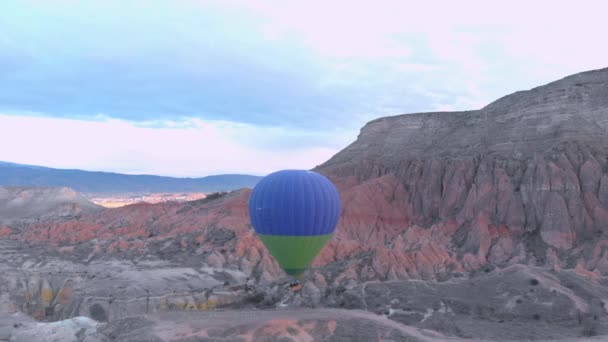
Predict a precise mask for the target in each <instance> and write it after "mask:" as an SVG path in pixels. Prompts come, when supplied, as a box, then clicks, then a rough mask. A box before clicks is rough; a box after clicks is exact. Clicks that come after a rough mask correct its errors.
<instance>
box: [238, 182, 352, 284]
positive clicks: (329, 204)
mask: <svg viewBox="0 0 608 342" xmlns="http://www.w3.org/2000/svg"><path fill="white" fill-rule="evenodd" d="M340 210H341V204H340V195H339V194H338V190H337V189H336V187H335V186H334V185H333V183H332V182H331V181H330V180H329V179H327V177H325V176H323V175H321V174H319V173H316V172H313V171H305V170H283V171H278V172H275V173H272V174H270V175H268V176H266V177H264V178H263V179H262V180H261V181H260V182H258V184H257V185H256V186H255V188H254V189H253V192H252V193H251V197H250V198H249V216H250V218H251V224H252V225H253V228H254V229H255V231H256V233H257V234H258V236H259V237H260V239H261V240H262V241H263V242H264V244H265V245H266V247H267V248H268V250H269V251H270V253H271V254H272V255H273V256H274V258H275V259H276V260H277V261H278V263H279V265H281V267H282V268H283V269H284V270H285V271H286V272H287V273H288V274H290V275H294V276H296V277H299V276H301V275H302V273H303V272H304V271H305V270H306V269H307V268H308V267H309V266H310V264H311V263H312V261H313V260H314V258H315V257H316V256H317V254H318V253H319V251H320V250H321V249H322V248H323V246H325V244H326V243H327V241H329V240H330V239H331V236H332V234H333V232H334V230H335V229H336V225H337V224H338V220H339V218H340Z"/></svg>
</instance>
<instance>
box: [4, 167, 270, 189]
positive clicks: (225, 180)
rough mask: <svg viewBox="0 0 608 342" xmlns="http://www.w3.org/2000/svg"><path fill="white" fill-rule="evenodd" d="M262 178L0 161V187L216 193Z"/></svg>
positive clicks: (251, 184)
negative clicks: (127, 171) (186, 175)
mask: <svg viewBox="0 0 608 342" xmlns="http://www.w3.org/2000/svg"><path fill="white" fill-rule="evenodd" d="M260 179H261V177H258V176H251V175H216V176H207V177H202V178H174V177H161V176H151V175H125V174H120V173H111V172H92V171H82V170H64V169H53V168H47V167H40V166H31V165H21V164H14V163H7V162H0V186H2V185H5V186H53V187H70V188H72V189H74V190H76V191H79V192H83V193H129V192H138V193H143V192H215V191H230V190H235V189H239V188H245V187H253V186H254V185H255V184H256V183H257V182H258V180H260Z"/></svg>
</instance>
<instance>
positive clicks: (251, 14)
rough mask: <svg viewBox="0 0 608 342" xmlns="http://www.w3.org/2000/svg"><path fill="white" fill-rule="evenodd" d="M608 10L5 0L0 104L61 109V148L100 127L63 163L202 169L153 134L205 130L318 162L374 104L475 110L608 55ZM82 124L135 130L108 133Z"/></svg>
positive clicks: (281, 158)
mask: <svg viewBox="0 0 608 342" xmlns="http://www.w3.org/2000/svg"><path fill="white" fill-rule="evenodd" d="M607 12H608V3H606V2H604V1H591V0H589V1H585V2H584V3H568V2H562V3H558V2H555V1H545V0H542V1H541V0H539V1H534V2H533V3H531V2H529V1H523V0H514V1H510V2H505V3H503V4H497V3H494V2H492V3H490V2H487V1H473V0H463V1H458V2H446V1H437V0H435V1H432V0H430V1H425V2H412V1H400V0H399V1H397V0H395V1H389V0H384V1H378V2H374V3H372V2H353V1H345V0H336V1H329V2H328V1H315V0H311V1H306V2H286V1H256V0H247V1H237V0H205V1H198V0H184V1H168V0H167V1H163V0H150V1H143V0H135V1H129V2H124V1H119V0H105V1H100V0H99V1H95V0H91V1H70V0H48V1H29V0H23V1H10V0H9V1H2V2H0V111H2V112H4V113H10V115H11V116H13V119H15V117H20V120H22V122H26V121H28V120H34V119H33V118H32V117H36V119H35V120H36V121H32V122H31V124H32V125H34V124H35V123H42V122H43V121H41V120H43V119H42V118H41V117H40V116H46V117H50V118H53V117H54V118H58V119H57V120H63V121H61V122H65V124H66V125H68V126H69V127H71V128H72V129H71V130H69V131H66V130H62V129H61V128H60V127H56V128H54V129H55V131H57V132H64V133H65V132H69V133H70V134H69V135H68V137H65V138H64V137H60V139H59V140H60V141H59V142H57V143H53V144H55V145H56V147H57V148H59V147H62V149H66V150H69V149H67V146H69V143H68V140H69V139H68V138H69V137H70V136H73V135H75V134H76V135H78V134H79V133H77V132H76V131H77V129H84V130H86V132H92V133H90V134H88V133H87V134H85V135H83V136H80V138H81V139H84V140H83V141H85V140H86V139H85V138H86V137H89V136H96V137H97V138H96V139H97V140H98V141H104V142H105V143H106V144H109V145H111V146H112V149H108V148H102V147H100V146H99V145H96V144H92V143H87V144H88V145H86V146H88V148H89V149H90V150H91V151H92V152H96V153H97V152H99V153H100V154H101V155H100V157H99V160H98V162H96V159H95V158H93V157H92V156H90V157H82V160H86V161H87V163H92V164H90V165H89V164H87V163H85V162H80V161H78V162H76V161H70V159H69V158H68V154H66V153H64V152H62V153H63V154H61V155H62V156H63V157H61V158H63V159H58V160H60V161H61V162H60V163H59V164H57V165H56V166H60V165H64V166H70V165H72V166H75V165H76V164H78V165H82V167H89V168H102V169H108V168H109V167H118V168H120V170H122V171H128V172H140V171H142V170H143V171H142V172H153V170H156V169H158V170H159V172H169V173H173V174H190V173H189V172H188V171H186V167H187V166H191V167H196V169H195V170H193V172H194V173H196V174H198V173H201V172H202V173H204V174H207V173H209V172H212V171H213V170H215V169H214V168H211V167H210V166H208V165H207V166H205V167H203V166H200V165H202V164H204V163H202V162H201V161H200V160H199V159H196V160H197V163H196V164H194V163H191V164H189V163H188V160H190V159H188V158H191V157H188V155H186V154H184V155H183V156H182V157H179V158H182V159H179V158H178V156H175V157H173V156H172V157H171V158H178V159H176V160H173V159H163V158H161V157H162V156H164V155H165V154H168V155H170V154H171V153H170V152H169V150H168V149H165V147H163V146H161V145H160V144H159V143H158V141H167V140H169V141H177V142H179V144H178V143H175V144H173V145H171V146H172V147H174V148H178V147H179V146H185V145H187V144H188V143H190V144H196V146H201V148H202V149H203V150H204V149H205V148H207V146H208V145H205V144H209V142H210V141H212V140H211V139H203V140H200V139H201V138H200V137H201V136H202V134H203V132H206V133H205V134H211V136H213V138H214V139H216V141H217V142H218V144H220V145H218V146H224V148H225V149H226V151H231V153H232V154H236V155H242V156H243V157H242V158H248V157H247V156H249V155H255V156H257V157H256V158H253V159H251V160H250V161H251V163H256V162H257V163H258V164H259V163H261V162H260V161H262V160H269V161H271V162H269V163H271V164H268V165H269V166H260V165H257V166H254V165H253V164H251V165H250V164H248V163H243V164H242V165H244V166H243V167H244V168H245V169H244V170H251V172H253V171H256V170H258V169H259V171H260V172H262V171H263V170H266V169H272V168H273V167H275V166H276V167H279V166H280V165H283V164H281V163H282V162H285V163H287V162H289V163H287V164H289V165H292V164H293V165H295V166H297V165H305V164H306V165H308V164H310V165H311V166H302V167H312V166H314V165H312V164H314V163H318V162H322V161H323V159H325V157H324V158H321V160H318V161H317V159H315V158H317V157H315V156H321V155H325V154H324V153H326V152H327V151H334V152H335V151H337V150H338V149H339V147H342V146H345V145H346V144H347V143H348V142H350V140H352V139H354V137H355V135H356V132H357V131H358V130H359V128H360V127H361V126H363V125H364V124H365V123H366V122H367V121H369V120H372V119H375V118H377V117H381V116H385V115H396V114H404V113H413V112H424V111H435V110H467V109H477V108H481V107H483V106H485V105H487V104H488V103H490V102H491V101H493V100H495V99H497V98H499V97H502V96H504V95H506V94H508V93H511V92H514V91H517V90H522V89H527V88H531V87H534V86H538V85H540V84H543V83H546V82H550V81H552V80H555V79H558V78H561V77H564V76H566V75H569V74H572V73H576V72H580V71H584V70H589V69H597V68H602V67H606V66H608V65H606V61H608V45H606V44H602V43H601V42H603V41H604V40H605V37H604V36H605V32H604V31H605V30H604V26H605V25H604V22H605V20H604V17H603V16H604V13H607ZM32 113H34V115H32ZM100 113H103V114H104V115H105V117H104V116H100ZM28 117H29V118H28ZM1 118H2V120H3V124H4V123H5V122H9V117H8V116H2V117H1ZM11 120H12V119H11ZM15 120H19V119H18V118H17V119H15ZM56 122H58V121H52V120H51V121H49V122H48V124H51V123H56ZM44 123H45V124H46V123H47V122H46V121H44ZM89 124H90V125H93V126H88V125H89ZM206 125H211V126H212V127H214V129H213V130H212V131H211V132H208V131H205V130H204V127H207V126H206ZM53 127H55V126H53ZM66 127H67V126H66ZM91 127H97V128H95V129H99V132H113V129H116V130H117V131H120V130H119V129H122V130H123V131H124V132H129V133H130V134H131V135H128V134H127V133H123V135H122V137H123V138H122V139H123V144H117V143H116V142H114V141H109V138H108V137H104V136H103V135H101V134H99V135H96V133H94V132H93V128H91ZM121 127H122V128H121ZM127 127H128V128H127ZM3 132H4V128H3V127H0V134H3ZM14 132H15V131H14V130H13V133H12V134H14ZM177 132H180V133H179V134H182V133H183V134H185V136H184V137H179V136H178V135H179V134H178V133H177ZM192 132H195V133H192ZM213 132H215V133H214V134H212V133H213ZM49 134H50V133H44V134H43V133H42V132H39V135H38V136H40V137H45V139H49V138H50V135H49ZM172 134H173V135H172ZM130 136H133V137H138V138H137V139H138V140H139V141H147V144H150V146H154V148H150V149H149V150H148V149H147V147H146V146H143V145H141V144H140V143H138V142H134V143H133V144H132V145H133V146H136V147H137V149H136V151H138V153H139V154H138V156H137V158H135V159H131V158H130V154H129V153H127V152H124V151H125V149H127V148H134V147H130V146H125V145H130V144H127V142H128V137H130ZM187 137H190V138H188V139H191V140H187ZM194 137H196V138H194ZM13 138H15V139H19V137H16V136H13ZM30 139H32V140H30V141H36V139H37V136H36V135H34V136H32V137H30ZM64 139H68V140H66V141H64ZM197 139H198V140H197ZM19 141H22V140H19ZM60 142H61V143H60ZM31 144H33V142H31ZM38 145H39V146H42V145H45V144H43V143H41V142H40V143H39V144H38ZM55 145H53V146H55ZM16 148H21V147H19V146H17V147H16ZM23 148H24V150H23V153H22V154H19V153H18V152H15V153H13V155H12V156H13V157H15V158H13V159H14V161H19V160H23V159H28V160H30V161H31V163H34V164H43V162H42V161H40V162H38V161H36V160H35V158H34V156H36V157H40V158H43V159H42V160H43V161H48V162H53V161H52V160H51V159H52V158H49V157H48V155H53V153H50V152H52V151H49V150H45V151H46V152H47V154H46V156H45V155H44V154H40V153H38V152H36V148H33V147H32V148H30V147H28V146H25V147H23ZM44 148H45V149H46V147H44ZM49 148H50V147H49ZM121 149H122V150H121ZM156 151H162V153H160V152H158V153H157V152H156ZM245 151H247V152H248V153H249V154H247V153H245ZM286 151H299V152H298V156H306V157H302V158H304V159H302V161H300V159H297V160H296V159H293V158H296V157H295V156H294V155H293V153H292V154H289V153H286ZM300 152H301V153H302V154H299V153H300ZM57 153H59V152H57ZM125 153H126V154H125ZM180 153H182V152H180ZM205 153H206V154H204V155H205V156H206V157H209V158H211V159H212V160H214V161H215V162H214V163H225V165H226V167H223V166H220V165H219V164H217V165H218V166H217V170H221V172H228V171H229V170H233V168H234V167H235V166H236V165H239V164H236V162H234V161H232V160H230V159H226V160H223V159H221V158H220V157H221V156H220V155H217V156H216V155H214V154H213V153H212V152H205ZM123 154H125V156H124V157H121V156H122V155H123ZM146 155H148V157H146ZM178 155H180V154H179V153H178ZM79 158H81V157H79ZM146 158H147V159H146ZM290 158H292V159H290ZM298 158H300V157H298ZM319 158H320V157H319ZM5 159H11V158H5ZM159 160H166V163H164V164H163V166H162V167H161V166H159V165H157V162H158V161H159ZM201 160H202V159H201ZM104 163H107V165H106V164H104ZM121 163H123V164H121ZM272 163H276V164H272ZM307 163H308V164H307ZM47 164H48V163H47ZM49 165H50V164H49ZM175 165H181V166H179V168H178V169H176V167H177V166H175ZM295 166H294V167H295ZM79 167H80V166H79ZM138 170H139V171H138ZM235 172H236V170H235ZM243 172H244V171H243ZM256 172H257V171H256ZM264 172H266V171H264Z"/></svg>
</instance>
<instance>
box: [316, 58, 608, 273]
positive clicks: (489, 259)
mask: <svg viewBox="0 0 608 342" xmlns="http://www.w3.org/2000/svg"><path fill="white" fill-rule="evenodd" d="M318 171H320V172H323V173H325V174H327V175H329V176H330V177H331V178H332V179H333V180H334V181H335V182H336V183H338V184H339V186H340V189H341V193H342V197H343V202H344V203H345V205H344V209H343V210H344V215H343V219H342V224H341V227H340V229H339V233H338V241H340V240H344V241H340V243H344V244H346V243H348V244H355V243H356V242H357V241H362V240H363V238H364V236H365V240H366V243H365V247H363V249H364V250H375V251H376V252H375V253H376V257H377V258H381V259H382V260H387V261H388V260H391V259H392V260H402V262H398V263H394V264H393V265H392V266H383V267H384V272H386V273H385V274H386V276H387V277H403V276H412V275H415V274H414V273H413V272H414V270H415V269H418V270H420V269H421V266H422V265H424V264H426V265H427V266H426V267H422V269H425V274H426V276H437V275H439V274H446V275H447V274H449V273H450V272H451V271H453V270H460V271H462V270H466V271H473V270H477V269H480V268H481V267H482V266H483V265H485V264H486V263H491V264H496V265H503V266H504V265H507V264H513V263H532V264H539V265H549V266H555V267H575V266H577V265H578V266H580V267H583V268H586V269H588V270H592V271H597V272H600V273H602V274H606V273H608V251H606V250H605V248H604V246H605V245H606V243H607V241H606V239H607V238H608V174H607V172H608V69H602V70H595V71H590V72H585V73H581V74H577V75H573V76H570V77H566V78H564V79H562V80H559V81H556V82H553V83H550V84H547V85H545V86H541V87H537V88H534V89H532V90H529V91H523V92H518V93H515V94H512V95H509V96H506V97H504V98H501V99H499V100H497V101H495V102H494V103H492V104H490V105H488V106H487V107H485V108H483V109H481V110H478V111H469V112H457V113H427V114H411V115H400V116H395V117H388V118H382V119H378V120H374V121H372V122H370V123H368V124H367V125H366V126H365V127H364V128H363V129H362V130H361V134H360V135H359V137H358V139H357V141H355V142H354V143H353V144H351V145H350V146H348V147H347V148H346V149H344V150H343V151H341V152H340V153H338V154H337V155H335V156H334V157H333V158H331V159H330V160H329V161H327V162H326V163H324V164H323V165H321V166H320V167H319V168H318ZM370 206H371V207H370ZM366 227H367V229H366ZM369 227H371V228H372V229H371V230H369ZM363 231H365V233H364V234H365V235H361V232H363ZM417 239H418V240H419V239H423V241H427V242H424V243H422V245H421V242H420V241H419V242H414V240H417ZM336 243H338V242H336ZM415 246H418V247H415ZM410 248H418V250H417V251H416V252H414V251H409V249H410ZM592 251H593V252H592ZM327 253H329V251H327V252H326V257H330V255H328V254H327ZM380 255H382V256H380ZM581 258H583V259H587V258H588V259H587V261H583V260H582V259H581ZM415 260H420V261H417V262H415ZM578 263H580V265H579V264H578ZM378 264H380V265H390V263H382V262H378ZM415 276H420V273H419V272H417V275H415Z"/></svg>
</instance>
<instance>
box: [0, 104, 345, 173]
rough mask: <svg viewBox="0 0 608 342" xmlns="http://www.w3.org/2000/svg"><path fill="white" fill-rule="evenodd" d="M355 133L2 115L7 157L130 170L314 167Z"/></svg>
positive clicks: (0, 141) (0, 152)
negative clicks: (337, 134)
mask: <svg viewBox="0 0 608 342" xmlns="http://www.w3.org/2000/svg"><path fill="white" fill-rule="evenodd" d="M349 133H351V134H343V136H341V137H340V136H332V137H331V139H329V137H327V136H323V134H317V135H316V136H311V134H310V133H308V132H305V131H304V132H294V131H285V130H284V129H282V128H280V127H254V126H251V125H248V124H242V123H233V122H222V121H203V120H200V119H196V118H192V119H188V120H185V121H183V122H174V121H164V122H148V123H144V124H142V123H133V122H129V121H125V120H121V119H113V118H107V117H99V119H98V120H89V121H83V120H75V119H64V118H48V117H37V116H20V117H16V116H9V115H0V146H2V148H1V149H0V160H3V161H11V162H17V163H23V164H34V165H43V166H50V167H58V168H81V169H87V170H95V171H114V172H124V173H129V174H158V175H170V176H192V177H196V176H206V175H210V174H222V173H250V174H257V175H264V174H267V173H270V172H272V171H276V170H279V169H286V168H296V169H311V168H313V167H315V166H316V165H318V164H321V163H323V162H324V161H326V160H327V159H329V158H330V157H331V156H332V155H334V154H335V153H336V152H337V151H339V150H340V149H341V148H342V146H338V144H339V142H340V141H343V142H346V141H348V140H350V139H352V138H351V135H352V134H353V133H354V132H349ZM288 135H289V136H290V137H291V142H290V139H286V138H285V136H288ZM297 139H299V140H300V141H299V143H298V144H295V140H297ZM302 141H304V143H302ZM290 145H291V146H292V147H291V148H290V147H289V146H290Z"/></svg>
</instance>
